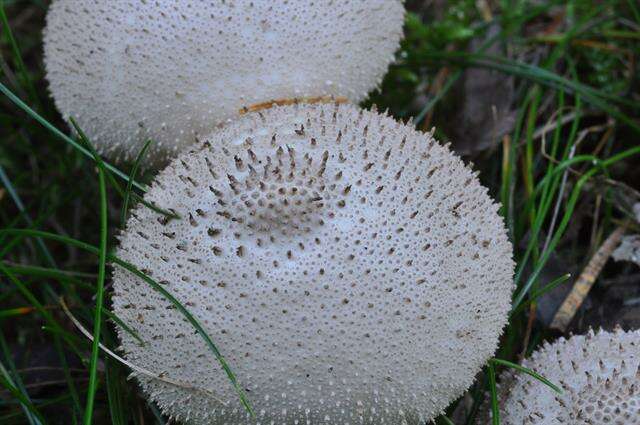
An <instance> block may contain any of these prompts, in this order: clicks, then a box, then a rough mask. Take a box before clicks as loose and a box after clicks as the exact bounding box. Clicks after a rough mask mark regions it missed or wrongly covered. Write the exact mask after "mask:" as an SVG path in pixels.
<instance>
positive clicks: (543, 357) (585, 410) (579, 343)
mask: <svg viewBox="0 0 640 425" xmlns="http://www.w3.org/2000/svg"><path fill="white" fill-rule="evenodd" d="M523 366H525V367H527V368H530V369H532V370H534V371H535V372H537V373H538V374H540V375H542V376H544V377H546V378H547V379H549V380H551V381H552V382H554V383H556V384H558V385H559V386H560V387H561V389H562V394H557V393H556V392H554V391H553V390H551V389H550V388H549V387H547V386H546V385H545V384H543V383H542V382H540V381H538V380H537V379H535V378H533V377H531V376H529V375H525V374H520V373H513V372H511V371H507V372H506V373H505V374H503V375H502V376H501V381H502V384H501V391H500V393H501V396H502V397H501V398H502V402H501V407H500V410H501V414H500V422H501V423H502V424H504V425H542V424H544V425H555V424H589V425H602V424H612V425H636V424H640V388H639V385H640V331H629V332H624V331H622V330H621V329H616V330H615V331H614V332H611V333H610V332H604V331H599V332H598V333H594V332H593V331H590V332H589V333H588V334H586V335H578V336H573V337H571V338H569V339H565V338H560V339H559V340H557V341H555V342H554V343H551V344H550V343H546V344H545V345H544V346H543V347H542V348H540V349H539V350H537V351H536V352H534V353H533V354H532V355H531V357H530V358H529V359H526V360H525V361H524V362H523ZM488 418H489V419H486V420H484V421H481V422H480V423H481V424H482V425H484V424H485V423H490V418H491V415H490V414H489V415H488Z"/></svg>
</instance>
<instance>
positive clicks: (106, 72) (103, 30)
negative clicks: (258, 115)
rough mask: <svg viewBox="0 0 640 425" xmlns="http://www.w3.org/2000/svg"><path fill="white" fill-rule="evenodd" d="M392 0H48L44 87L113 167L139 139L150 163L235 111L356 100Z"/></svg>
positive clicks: (373, 64) (395, 33)
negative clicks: (283, 102) (313, 100)
mask: <svg viewBox="0 0 640 425" xmlns="http://www.w3.org/2000/svg"><path fill="white" fill-rule="evenodd" d="M403 17H404V7H403V5H402V2H401V1H399V0H367V1H363V0H351V1H347V0H339V1H338V0H315V1H313V2H310V1H306V0H269V1H256V0H234V1H223V0H211V1H203V0H180V1H170V0H158V1H156V0H154V1H142V0H56V1H54V2H53V4H52V5H51V7H50V9H49V13H48V15H47V27H46V30H45V33H44V58H45V65H46V70H47V78H48V80H49V83H50V90H51V93H52V95H53V98H54V100H55V103H56V106H57V107H58V109H59V110H60V111H61V113H62V114H63V116H64V117H65V118H69V117H73V118H74V119H75V120H76V121H77V122H78V123H79V125H80V127H81V128H82V129H83V130H84V131H85V133H87V135H88V136H89V137H90V138H91V140H92V142H93V143H94V144H96V147H97V148H98V150H99V152H100V153H102V154H105V155H108V156H109V157H112V158H114V159H131V158H134V157H135V156H136V154H137V153H138V152H139V150H140V149H141V147H142V145H143V144H144V142H146V140H148V139H149V138H151V139H153V140H154V142H155V143H154V145H152V148H151V150H150V152H149V156H150V158H151V159H155V161H156V162H162V160H163V159H165V158H166V157H168V156H173V154H175V152H177V151H180V150H182V149H183V148H184V147H185V146H187V145H189V144H191V143H193V142H194V141H195V138H196V136H197V135H200V136H203V135H206V134H207V133H208V132H210V131H211V130H212V129H213V128H214V126H215V125H217V124H220V123H222V122H223V121H225V120H226V119H228V118H230V117H234V116H235V115H237V113H238V111H239V109H240V108H242V107H245V106H249V105H253V104H256V103H261V102H267V101H271V100H276V99H283V98H284V99H289V98H306V97H318V96H328V95H333V96H336V97H339V96H345V97H347V98H348V99H349V100H351V101H353V102H359V101H361V100H362V99H364V98H365V97H366V96H367V93H368V92H369V91H371V90H372V89H373V88H375V87H376V86H377V85H378V84H379V82H380V81H381V79H382V77H383V75H384V74H385V72H386V70H387V66H388V64H389V63H390V62H391V61H392V60H393V54H394V52H395V50H396V49H397V48H398V46H399V41H400V38H401V36H402V25H403Z"/></svg>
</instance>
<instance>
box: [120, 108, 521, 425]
mask: <svg viewBox="0 0 640 425" xmlns="http://www.w3.org/2000/svg"><path fill="white" fill-rule="evenodd" d="M145 199H146V200H147V201H150V202H153V203H155V204H157V205H159V206H162V207H163V208H168V209H172V210H174V211H176V212H177V213H178V214H180V215H181V216H182V217H183V219H182V220H167V219H165V218H164V217H163V216H161V215H158V214H157V213H155V212H153V211H151V210H149V209H147V208H144V207H142V206H140V207H138V208H136V209H135V211H133V212H132V217H131V218H130V220H129V222H128V224H127V229H126V231H125V232H124V233H123V235H122V237H121V245H120V248H119V251H118V255H119V256H121V257H122V258H123V259H124V260H126V261H130V262H132V263H133V264H135V265H136V266H137V267H139V268H140V269H142V270H144V271H146V272H147V273H150V274H151V276H152V277H153V278H154V279H156V280H158V281H159V282H160V283H161V284H163V285H165V287H166V289H167V290H169V291H170V292H171V293H173V294H174V295H175V296H176V297H177V298H178V299H179V300H180V301H181V302H182V303H184V304H185V305H186V306H187V307H188V308H189V309H190V311H191V312H192V313H193V314H194V315H195V316H196V317H197V318H198V319H199V320H200V321H201V322H202V323H203V325H204V327H205V329H206V330H207V331H208V332H209V333H210V335H211V336H212V338H213V340H214V341H215V342H216V343H217V345H218V346H219V347H220V348H221V351H222V353H223V354H224V356H225V357H226V359H227V361H228V362H229V364H230V365H231V367H232V368H233V370H234V371H235V373H236V375H237V376H238V378H239V380H240V381H241V383H242V386H243V387H244V388H246V390H247V394H248V396H249V399H250V400H251V401H252V403H253V404H254V407H255V410H256V412H257V419H256V423H272V422H271V421H274V422H273V423H278V424H282V423H306V422H305V421H311V423H332V424H347V423H354V422H361V421H364V422H365V423H393V424H396V423H407V424H418V423H421V421H425V420H429V419H431V418H433V417H435V416H437V415H438V414H439V413H440V412H441V411H442V410H443V409H444V408H445V407H446V406H447V405H448V404H449V403H450V402H451V401H452V400H454V399H455V398H456V397H458V396H459V395H461V394H462V393H463V392H464V391H465V390H466V389H467V388H468V387H469V385H470V384H471V383H472V381H473V379H474V376H475V375H476V373H477V372H478V371H479V370H480V368H481V367H482V365H483V364H484V363H485V362H486V360H487V358H489V357H490V356H491V355H492V354H493V353H494V350H495V348H496V346H497V344H498V337H499V335H500V334H501V332H502V328H503V326H504V325H505V323H506V320H507V312H508V311H509V308H510V297H511V290H512V272H513V262H512V260H511V255H512V254H511V252H512V250H511V245H510V243H509V241H508V239H507V236H506V231H505V228H504V225H503V222H502V219H501V218H500V216H499V215H498V213H497V210H498V206H497V205H496V204H495V203H494V202H493V201H492V200H491V198H490V197H489V196H488V194H487V190H486V189H485V188H484V187H483V186H481V185H480V183H479V181H478V179H477V177H476V175H475V174H474V172H472V170H470V169H469V168H468V167H466V166H465V165H464V164H463V162H462V161H461V160H460V159H458V158H457V157H455V156H454V155H453V154H452V153H451V152H450V151H449V149H448V148H447V147H443V146H441V145H440V144H438V143H437V142H436V141H435V140H434V139H433V137H431V135H428V134H423V133H420V132H417V131H415V130H414V129H413V128H411V127H410V126H407V125H404V124H401V123H398V122H396V121H395V120H393V119H392V118H390V117H388V116H386V115H383V114H378V113H377V112H369V111H363V110H360V109H358V108H356V107H354V106H349V105H336V104H318V105H295V106H287V107H275V108H272V109H270V110H266V111H262V112H259V113H253V114H249V115H247V116H245V117H243V118H241V119H239V120H237V121H235V122H232V123H230V124H229V125H227V126H225V127H224V128H222V129H221V130H220V131H218V132H216V133H213V134H211V135H210V136H209V137H207V138H205V141H204V143H203V145H201V146H200V147H199V148H198V149H192V150H191V151H189V152H186V153H184V154H182V155H181V156H179V157H178V158H177V159H176V160H174V161H173V162H172V163H171V164H170V165H169V166H168V167H167V168H166V169H165V170H164V171H162V172H161V173H160V174H159V176H158V178H157V179H156V181H155V183H154V184H153V187H152V188H151V190H150V191H149V192H148V193H147V195H146V197H145ZM113 279H114V294H113V303H114V306H113V307H114V311H115V312H116V314H118V316H120V317H121V318H122V319H123V320H124V321H125V322H126V323H128V324H129V325H130V326H132V327H133V328H135V329H136V330H137V331H138V333H139V334H140V336H141V337H142V339H143V340H144V341H145V342H146V346H144V347H141V346H139V345H138V344H137V343H136V341H135V340H134V339H132V337H131V336H130V335H129V334H128V333H126V332H124V331H120V337H121V338H122V343H123V348H124V351H125V353H126V357H127V359H128V360H130V361H131V362H133V363H134V364H137V365H139V366H143V367H145V368H147V369H150V370H152V371H155V372H156V373H160V372H161V373H163V374H164V376H166V377H168V378H171V379H173V380H175V381H179V382H184V383H188V384H189V385H191V386H195V387H198V388H202V389H205V390H208V391H212V392H214V393H215V394H216V395H217V396H218V398H220V399H221V400H222V401H224V402H225V403H226V405H221V404H220V403H219V402H218V401H217V400H216V399H214V398H213V397H207V396H205V395H203V394H202V393H201V392H198V391H192V390H186V389H184V388H179V387H175V386H172V385H170V384H167V383H164V382H161V381H159V380H154V379H151V378H148V377H145V376H139V380H140V382H141V384H142V387H143V388H144V390H145V391H146V392H147V393H148V394H150V396H151V398H152V399H153V400H155V401H156V402H158V404H159V405H160V406H161V407H162V409H163V410H164V411H165V412H166V413H168V414H170V415H172V416H173V417H176V418H178V419H181V420H186V419H187V418H188V419H190V421H191V422H190V423H196V424H205V423H207V424H208V423H212V422H213V423H225V424H241V423H243V424H244V423H247V422H248V419H247V413H246V412H245V411H244V410H243V409H242V407H240V405H239V403H238V400H237V395H236V394H235V392H234V390H233V388H232V386H231V385H230V383H229V381H228V379H227V377H226V375H225V374H224V373H223V372H222V371H221V369H220V367H219V365H218V364H217V363H216V361H215V359H214V358H213V356H212V354H211V353H210V352H209V351H208V349H207V347H206V346H205V345H204V343H203V341H202V340H201V339H200V337H199V336H198V335H196V334H195V333H194V330H193V328H192V327H191V326H190V325H189V324H188V323H187V322H186V321H185V319H184V318H182V317H181V315H180V314H179V313H178V312H177V311H176V310H175V309H173V308H172V306H171V305H170V303H169V302H168V301H167V300H165V299H163V297H162V296H161V295H159V294H158V293H155V292H154V291H153V290H152V289H151V288H150V287H149V286H148V285H147V284H145V283H144V282H143V281H141V280H140V279H138V278H135V277H134V276H132V275H131V274H129V273H127V272H126V271H124V270H123V269H121V268H118V267H116V269H115V272H114V276H113ZM295 421H300V422H295Z"/></svg>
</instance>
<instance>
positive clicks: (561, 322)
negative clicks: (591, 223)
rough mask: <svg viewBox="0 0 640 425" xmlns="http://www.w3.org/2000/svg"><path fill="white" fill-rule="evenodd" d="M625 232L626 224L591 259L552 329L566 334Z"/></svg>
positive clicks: (559, 312)
mask: <svg viewBox="0 0 640 425" xmlns="http://www.w3.org/2000/svg"><path fill="white" fill-rule="evenodd" d="M625 230H626V225H625V224H623V225H621V226H618V227H617V228H616V230H614V231H613V233H611V235H609V237H608V238H607V240H605V241H604V243H603V244H602V245H601V246H600V248H599V249H598V250H597V251H596V253H595V254H593V257H591V259H590V260H589V263H587V265H586V267H585V268H584V270H583V271H582V273H581V274H580V277H579V278H578V280H577V281H576V282H575V283H574V285H573V288H572V289H571V292H569V295H567V298H565V300H564V302H563V303H562V305H561V306H560V308H559V309H558V311H557V312H556V315H555V316H554V318H553V321H552V322H551V326H550V328H552V329H557V330H559V331H561V332H564V331H565V330H566V329H567V326H569V323H571V320H572V319H573V316H575V314H576V312H577V311H578V309H579V308H580V306H581V305H582V303H583V302H584V300H585V298H586V297H587V295H588V294H589V291H590V290H591V287H592V286H593V284H594V283H595V281H596V279H597V278H598V276H599V275H600V272H601V271H602V268H603V267H604V265H605V264H606V262H607V260H608V259H609V257H610V256H611V253H612V252H613V250H614V249H615V248H616V247H617V246H618V244H619V243H620V240H621V239H622V235H624V232H625Z"/></svg>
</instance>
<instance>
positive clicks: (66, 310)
mask: <svg viewBox="0 0 640 425" xmlns="http://www.w3.org/2000/svg"><path fill="white" fill-rule="evenodd" d="M59 302H60V306H61V307H62V310H63V311H64V313H65V314H66V315H67V317H68V318H69V320H71V321H72V322H73V324H74V325H75V326H76V328H78V330H79V331H80V333H82V335H84V336H85V337H87V338H88V339H89V340H91V341H93V335H91V333H89V331H87V330H86V329H85V328H84V326H82V323H80V321H79V320H78V319H76V317H75V316H74V315H73V313H71V311H70V310H69V307H67V304H66V303H65V302H64V298H63V297H60V298H59ZM98 345H99V347H100V348H101V349H102V351H104V352H105V353H106V354H108V355H109V356H110V357H112V358H113V359H115V360H116V361H118V362H120V363H122V364H123V365H125V366H127V367H129V368H130V369H131V370H133V371H135V372H137V373H139V374H141V375H145V376H147V377H149V378H152V379H156V380H158V381H161V382H164V383H167V384H170V385H175V386H177V387H180V388H185V389H188V390H193V391H198V392H202V393H205V394H206V395H208V396H209V397H211V398H213V399H214V400H216V401H217V402H219V403H220V404H222V405H224V406H226V405H227V404H228V403H227V402H225V401H222V400H221V399H220V398H218V397H217V396H216V395H215V394H214V393H213V392H212V391H210V390H208V389H206V388H199V387H195V386H193V385H189V384H185V383H183V382H179V381H175V380H173V379H170V378H165V377H162V376H160V375H157V374H155V373H153V372H151V371H149V370H147V369H145V368H142V367H140V366H136V365H134V364H133V363H131V362H129V361H127V360H125V359H123V358H122V357H120V356H118V355H117V354H116V353H114V352H113V351H111V350H110V349H108V348H107V347H105V346H104V344H102V343H98Z"/></svg>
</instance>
